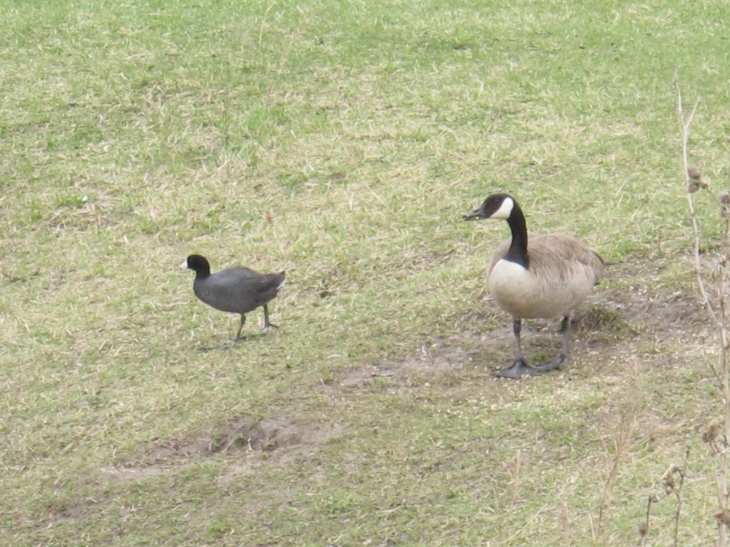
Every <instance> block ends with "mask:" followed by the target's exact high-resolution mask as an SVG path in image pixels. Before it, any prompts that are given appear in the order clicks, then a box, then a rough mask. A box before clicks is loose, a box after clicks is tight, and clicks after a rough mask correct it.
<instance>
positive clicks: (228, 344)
mask: <svg viewBox="0 0 730 547" xmlns="http://www.w3.org/2000/svg"><path fill="white" fill-rule="evenodd" d="M265 337H266V331H261V332H257V333H255V334H246V335H244V336H241V337H240V338H237V339H236V340H226V341H225V342H223V343H222V344H220V345H217V346H199V347H198V351H200V352H201V353H208V352H211V351H225V350H229V349H233V348H235V347H236V346H237V345H239V344H242V343H249V344H251V343H253V342H258V341H260V340H263V339H264V338H265Z"/></svg>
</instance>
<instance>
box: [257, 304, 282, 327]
mask: <svg viewBox="0 0 730 547" xmlns="http://www.w3.org/2000/svg"><path fill="white" fill-rule="evenodd" d="M278 328H279V327H278V326H276V325H274V324H273V323H271V321H269V308H268V307H267V306H266V304H264V328H263V329H261V330H262V331H267V330H269V329H278Z"/></svg>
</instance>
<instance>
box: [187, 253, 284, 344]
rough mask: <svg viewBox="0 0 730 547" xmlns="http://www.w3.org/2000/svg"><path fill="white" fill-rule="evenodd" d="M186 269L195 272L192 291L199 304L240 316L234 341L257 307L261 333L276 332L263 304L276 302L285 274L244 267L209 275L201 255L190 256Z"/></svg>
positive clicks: (208, 266) (206, 262) (207, 264)
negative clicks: (261, 318) (261, 320)
mask: <svg viewBox="0 0 730 547" xmlns="http://www.w3.org/2000/svg"><path fill="white" fill-rule="evenodd" d="M187 267H188V268H190V269H191V270H194V271H195V281H194V282H193V290H194V291H195V295H196V296H197V297H198V298H199V299H200V300H202V301H203V302H205V303H206V304H208V305H209V306H212V307H214V308H215V309H217V310H221V311H227V312H230V313H240V314H241V326H240V327H238V332H237V333H236V338H235V339H236V340H238V339H239V338H240V336H241V330H242V329H243V324H244V323H245V322H246V314H247V313H248V312H250V311H253V310H255V309H256V308H258V307H259V306H263V308H264V329H263V330H268V329H270V328H274V329H277V328H279V327H277V326H276V325H272V324H271V323H270V322H269V309H268V307H267V306H266V304H267V302H269V301H270V300H273V299H274V298H276V295H277V294H278V292H279V289H280V288H281V286H282V285H283V284H284V278H285V277H286V272H280V273H275V274H262V273H258V272H255V271H253V270H250V269H248V268H244V267H243V266H234V267H233V268H226V269H225V270H221V271H219V272H216V273H214V274H211V273H210V264H209V263H208V260H207V259H206V258H205V257H203V256H200V255H190V256H189V257H188V259H187Z"/></svg>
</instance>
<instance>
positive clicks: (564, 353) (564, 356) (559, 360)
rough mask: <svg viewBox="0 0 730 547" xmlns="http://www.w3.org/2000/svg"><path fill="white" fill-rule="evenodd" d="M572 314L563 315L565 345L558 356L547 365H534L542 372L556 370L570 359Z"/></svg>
mask: <svg viewBox="0 0 730 547" xmlns="http://www.w3.org/2000/svg"><path fill="white" fill-rule="evenodd" d="M570 319H571V317H570V315H566V316H564V317H563V322H562V323H561V325H560V332H562V333H563V347H562V348H561V349H560V353H559V354H558V356H557V357H556V358H555V359H553V360H552V361H551V362H549V363H548V364H547V365H542V366H539V367H534V368H535V370H537V371H540V372H547V371H549V370H554V369H556V368H558V367H559V366H560V365H562V364H563V363H565V362H566V361H567V360H568V354H569V353H570V323H571V320H570Z"/></svg>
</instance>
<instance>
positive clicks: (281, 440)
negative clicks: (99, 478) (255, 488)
mask: <svg viewBox="0 0 730 547" xmlns="http://www.w3.org/2000/svg"><path fill="white" fill-rule="evenodd" d="M336 434H337V428H336V426H335V425H333V424H311V423H304V422H301V421H298V420H295V419H292V418H289V417H285V416H279V417H271V418H264V419H261V420H258V419H255V418H252V417H238V418H234V419H232V420H230V421H229V422H227V423H225V424H223V425H222V426H219V427H216V428H212V429H210V430H202V431H198V432H195V433H193V434H190V435H185V436H181V437H179V438H177V439H167V440H156V441H153V442H151V443H149V445H147V446H146V447H145V448H144V449H143V450H142V451H141V454H138V455H136V456H132V457H131V458H128V459H125V460H121V461H119V462H118V465H117V466H115V467H113V468H109V469H103V470H102V471H103V472H104V473H105V474H107V475H114V476H117V477H119V478H125V479H128V480H132V481H135V480H144V479H147V478H149V477H152V476H154V475H157V474H159V473H161V472H163V471H164V470H165V469H166V468H169V467H173V466H176V465H180V464H183V465H184V464H187V463H193V462H198V461H201V460H205V459H212V458H216V457H218V458H224V457H226V456H231V455H235V454H237V453H241V454H247V455H248V454H250V455H255V454H261V453H265V452H273V451H278V450H282V449H291V450H306V449H312V450H315V449H316V447H317V446H320V445H322V444H324V443H325V442H326V441H327V440H329V439H330V438H331V437H333V436H334V435H336ZM249 470H250V465H249V464H246V465H243V466H240V465H239V466H238V467H236V469H235V471H236V474H244V473H245V472H247V471H249Z"/></svg>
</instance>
